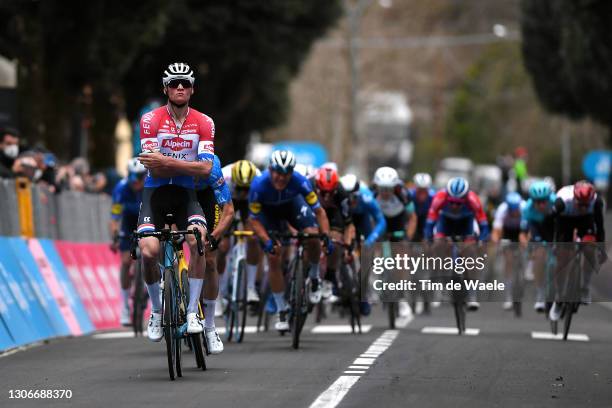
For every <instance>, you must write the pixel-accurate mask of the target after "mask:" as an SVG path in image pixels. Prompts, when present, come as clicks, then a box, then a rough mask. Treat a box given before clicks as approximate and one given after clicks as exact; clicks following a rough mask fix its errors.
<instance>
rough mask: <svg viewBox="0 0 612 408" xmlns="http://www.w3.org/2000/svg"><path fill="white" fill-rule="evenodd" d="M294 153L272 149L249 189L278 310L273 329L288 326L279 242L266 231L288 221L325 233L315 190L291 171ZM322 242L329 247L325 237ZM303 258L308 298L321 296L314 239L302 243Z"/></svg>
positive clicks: (252, 217) (255, 227)
mask: <svg viewBox="0 0 612 408" xmlns="http://www.w3.org/2000/svg"><path fill="white" fill-rule="evenodd" d="M295 164H296V160H295V155H294V154H293V153H292V152H290V151H288V150H276V151H274V152H273V153H272V156H271V157H270V164H269V166H268V169H267V170H266V171H264V172H263V173H262V174H261V176H257V177H255V179H253V182H252V183H251V189H250V191H249V212H250V217H249V218H250V220H251V226H252V227H253V231H255V234H256V235H257V236H258V237H259V239H260V240H261V241H262V242H263V249H264V251H265V252H266V253H267V254H268V264H269V268H270V269H269V276H270V287H271V289H272V296H273V297H274V300H275V302H276V310H277V311H278V316H277V322H276V324H275V328H276V330H279V331H287V330H289V321H288V310H289V306H288V305H287V301H286V300H285V279H284V277H283V274H282V268H281V243H279V242H276V241H275V240H273V239H272V238H271V237H270V234H269V232H270V231H276V232H285V231H287V228H288V225H291V226H292V227H293V228H295V229H297V230H298V231H303V232H306V233H313V234H318V233H321V234H324V235H325V237H327V236H328V235H329V221H328V220H327V216H326V214H325V210H323V208H322V207H321V205H320V204H319V199H318V197H317V194H316V193H315V192H314V191H313V190H312V186H311V184H310V182H309V181H308V179H307V178H306V177H304V176H302V175H301V174H299V173H296V172H295V171H294V168H295ZM324 245H326V246H327V250H328V251H331V248H332V244H331V241H330V240H329V238H327V239H324ZM305 253H306V260H307V262H309V264H310V265H309V273H308V276H309V279H310V283H311V292H310V301H311V302H312V303H318V302H320V300H321V285H320V279H319V258H320V255H321V246H320V244H319V240H318V239H310V240H308V241H307V242H306V243H305Z"/></svg>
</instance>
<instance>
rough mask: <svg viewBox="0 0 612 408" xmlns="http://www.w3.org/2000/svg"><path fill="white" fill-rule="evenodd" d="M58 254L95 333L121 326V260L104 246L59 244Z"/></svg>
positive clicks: (58, 242) (71, 243) (61, 242)
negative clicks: (119, 273) (94, 328)
mask: <svg viewBox="0 0 612 408" xmlns="http://www.w3.org/2000/svg"><path fill="white" fill-rule="evenodd" d="M56 247H57V250H58V252H59V254H60V256H61V258H62V260H63V261H64V264H65V265H66V269H67V270H68V273H69V275H70V278H71V280H72V282H73V284H74V286H75V287H76V289H77V292H78V293H79V296H80V297H81V299H82V301H83V304H84V306H85V309H87V313H88V315H89V317H90V318H91V320H92V322H93V324H94V325H95V327H96V329H98V330H100V329H113V328H118V327H120V324H119V307H120V300H119V287H118V286H119V283H118V282H119V277H118V268H119V256H118V255H116V254H113V253H112V252H111V251H110V249H108V246H107V245H105V244H90V243H73V242H67V241H57V242H56Z"/></svg>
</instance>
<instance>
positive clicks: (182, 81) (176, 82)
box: [168, 79, 191, 89]
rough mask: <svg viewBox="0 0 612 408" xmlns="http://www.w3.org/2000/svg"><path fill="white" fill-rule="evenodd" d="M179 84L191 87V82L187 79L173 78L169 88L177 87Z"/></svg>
mask: <svg viewBox="0 0 612 408" xmlns="http://www.w3.org/2000/svg"><path fill="white" fill-rule="evenodd" d="M179 85H182V86H183V88H191V82H190V81H189V80H187V79H173V80H172V81H170V82H168V88H172V89H176V88H178V87H179Z"/></svg>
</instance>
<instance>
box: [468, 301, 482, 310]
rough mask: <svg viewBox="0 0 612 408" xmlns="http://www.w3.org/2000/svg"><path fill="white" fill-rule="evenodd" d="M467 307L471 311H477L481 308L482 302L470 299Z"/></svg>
mask: <svg viewBox="0 0 612 408" xmlns="http://www.w3.org/2000/svg"><path fill="white" fill-rule="evenodd" d="M467 309H468V310H469V311H470V312H475V311H477V310H478V309H480V303H479V302H476V301H474V300H472V301H469V302H467Z"/></svg>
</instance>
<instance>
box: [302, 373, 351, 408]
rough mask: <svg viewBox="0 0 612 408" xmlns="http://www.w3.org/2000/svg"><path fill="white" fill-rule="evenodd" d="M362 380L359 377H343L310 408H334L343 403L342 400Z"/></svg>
mask: <svg viewBox="0 0 612 408" xmlns="http://www.w3.org/2000/svg"><path fill="white" fill-rule="evenodd" d="M359 378H361V377H360V376H358V375H342V376H340V377H339V378H338V379H337V380H336V381H334V383H333V384H332V385H330V386H329V388H328V389H327V390H325V391H324V392H323V393H322V394H321V395H319V397H318V398H317V399H316V400H315V401H314V402H313V403H312V404H310V408H333V407H335V406H336V405H338V404H339V403H340V401H342V398H344V396H345V395H346V393H347V392H348V391H349V390H350V389H351V387H352V386H353V385H355V383H356V382H357V381H359Z"/></svg>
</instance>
